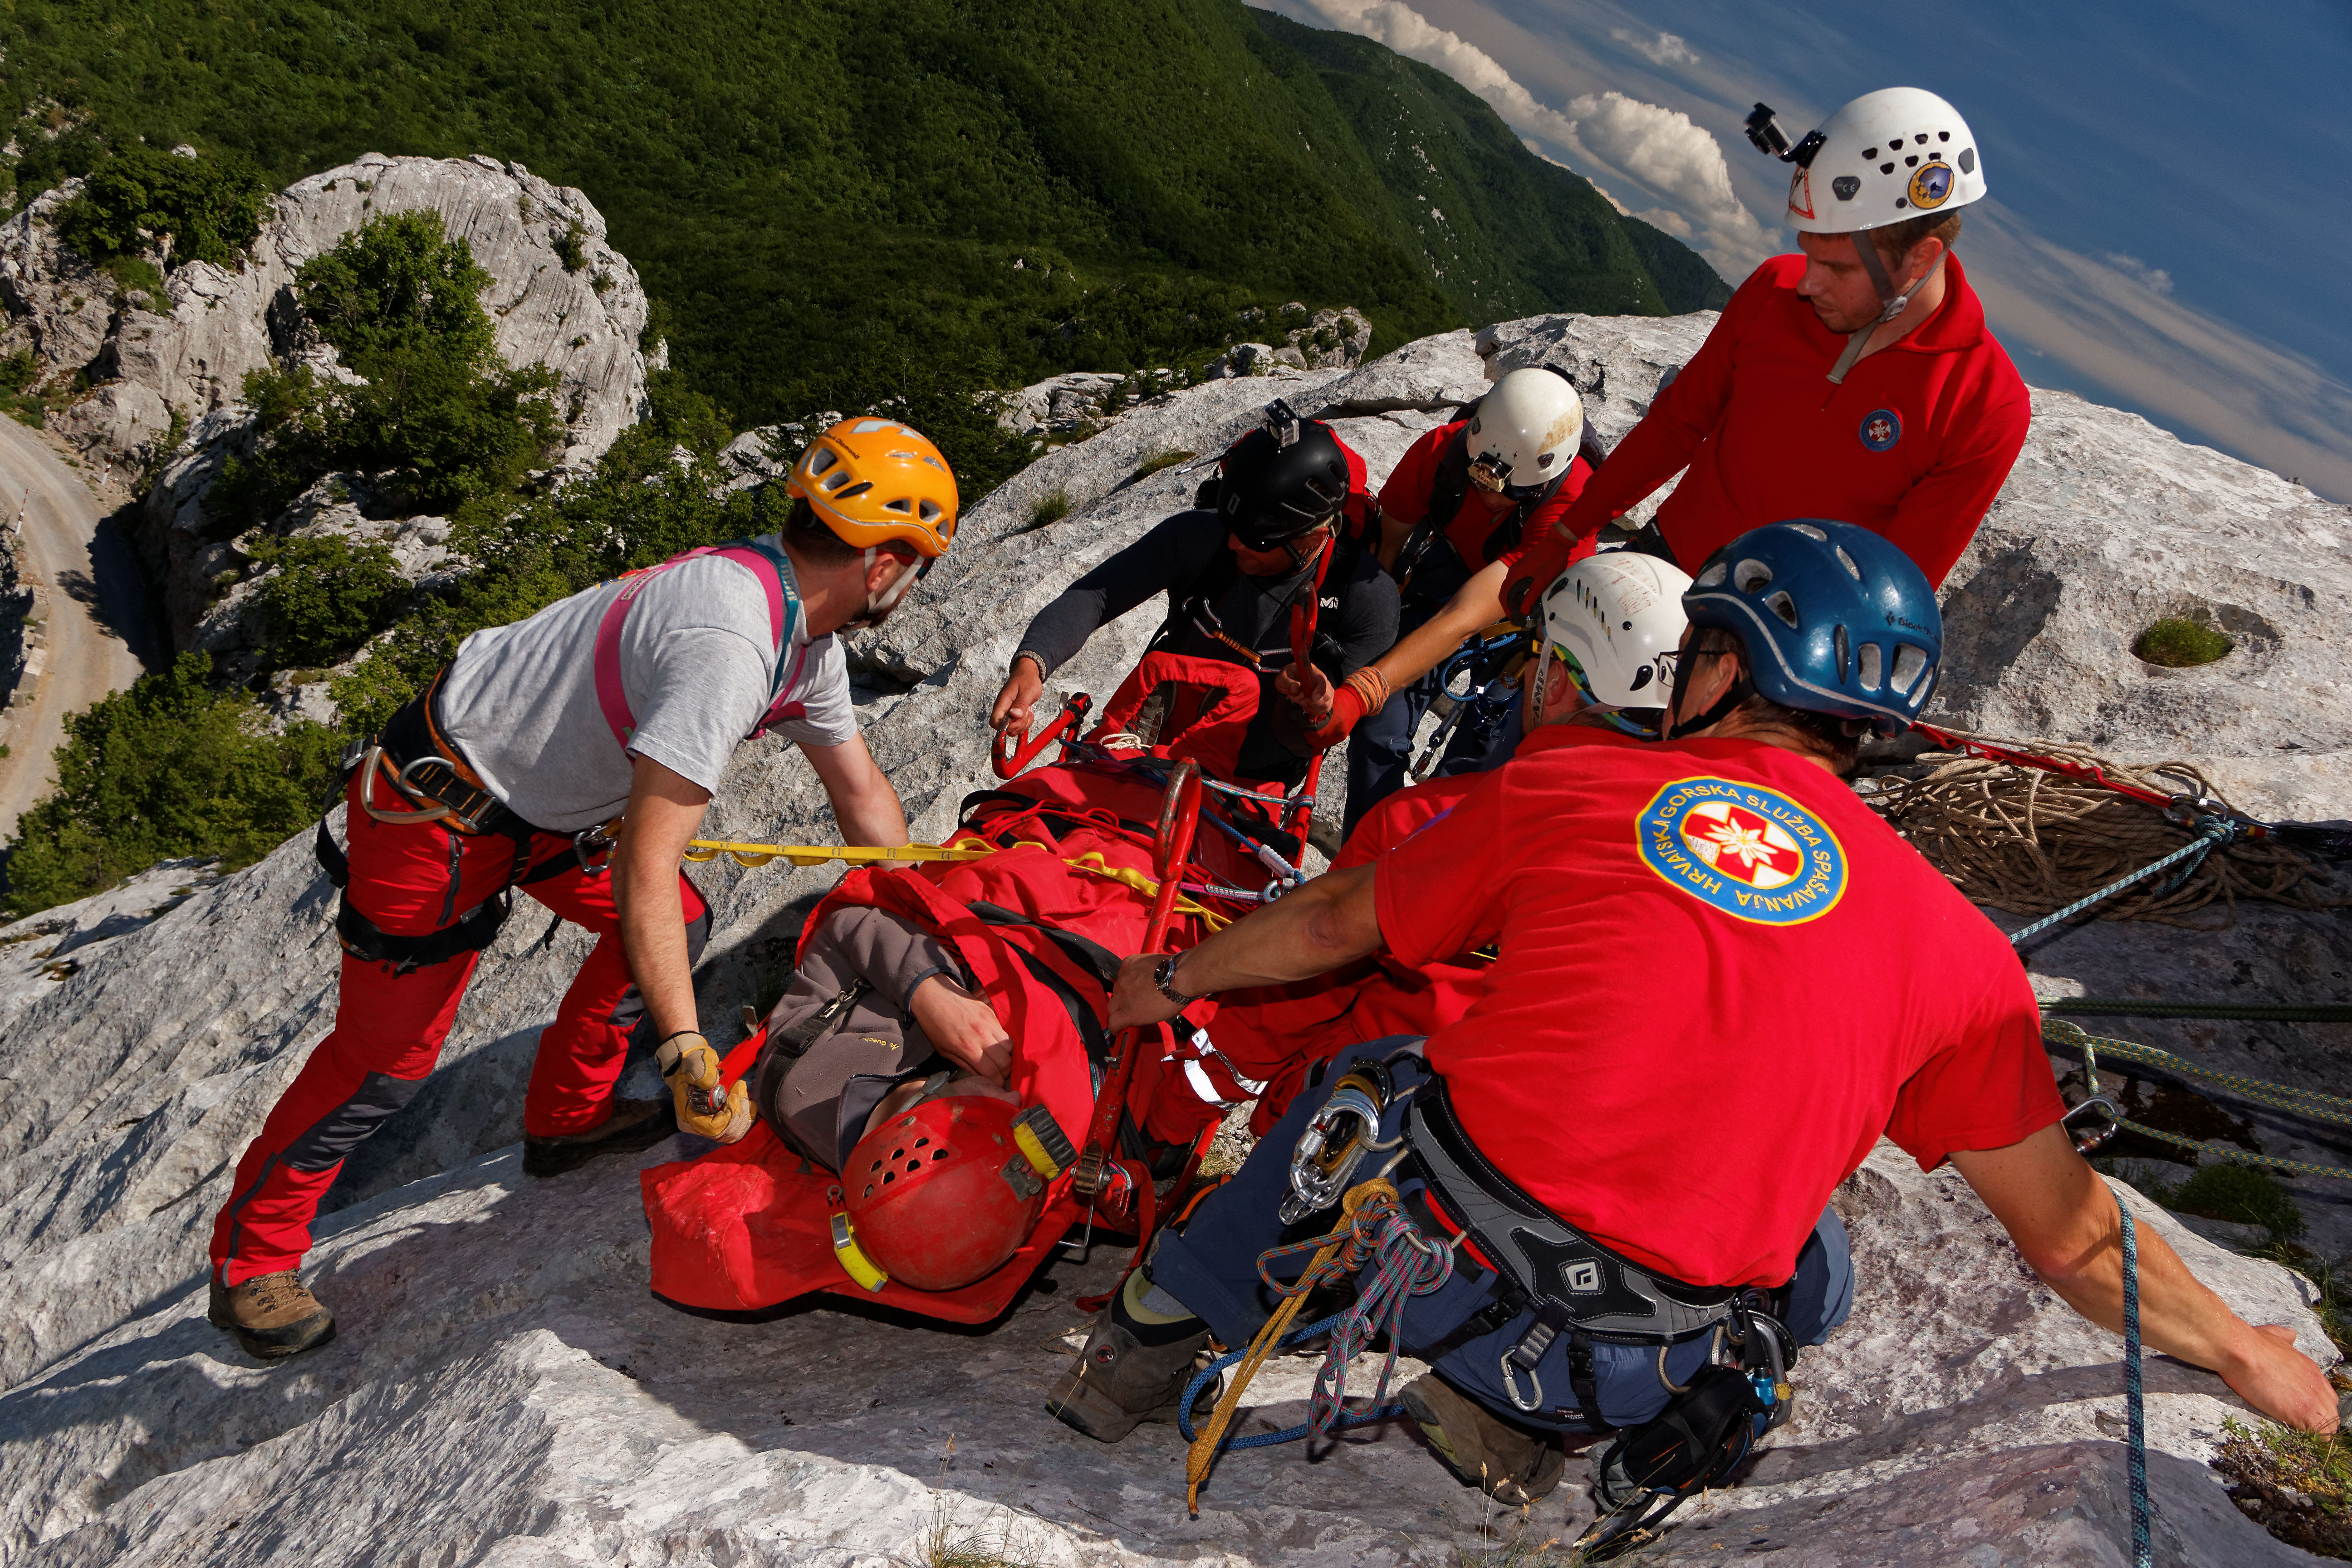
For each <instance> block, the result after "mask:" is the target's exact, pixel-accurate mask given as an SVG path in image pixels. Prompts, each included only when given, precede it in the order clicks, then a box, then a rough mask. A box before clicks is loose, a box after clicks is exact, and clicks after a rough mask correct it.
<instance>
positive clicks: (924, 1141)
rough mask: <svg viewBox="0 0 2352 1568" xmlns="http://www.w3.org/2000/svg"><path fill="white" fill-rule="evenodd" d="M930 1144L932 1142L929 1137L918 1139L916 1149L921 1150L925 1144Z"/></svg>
mask: <svg viewBox="0 0 2352 1568" xmlns="http://www.w3.org/2000/svg"><path fill="white" fill-rule="evenodd" d="M929 1142H930V1139H929V1137H928V1136H925V1137H921V1138H918V1139H916V1140H915V1147H916V1148H918V1149H920V1148H922V1147H923V1146H924V1145H925V1144H927V1143H929Z"/></svg>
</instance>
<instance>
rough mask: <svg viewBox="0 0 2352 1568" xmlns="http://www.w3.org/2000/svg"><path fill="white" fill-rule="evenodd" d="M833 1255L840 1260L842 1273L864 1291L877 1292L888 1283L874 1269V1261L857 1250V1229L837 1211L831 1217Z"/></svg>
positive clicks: (884, 1277) (883, 1275) (847, 1217)
mask: <svg viewBox="0 0 2352 1568" xmlns="http://www.w3.org/2000/svg"><path fill="white" fill-rule="evenodd" d="M833 1255H834V1256H835V1258H839V1259H841V1269H842V1272H843V1273H845V1274H846V1275H848V1276H849V1277H850V1278H851V1279H855V1280H856V1281H857V1283H858V1284H859V1285H860V1286H861V1287H863V1288H864V1289H868V1290H879V1289H882V1287H883V1286H885V1285H887V1284H888V1283H889V1282H890V1277H889V1276H888V1275H887V1274H885V1273H883V1272H882V1270H880V1269H879V1268H875V1267H874V1260H873V1259H872V1258H868V1257H866V1254H865V1253H864V1252H863V1251H861V1250H860V1249H859V1247H858V1245H857V1227H856V1226H854V1225H852V1224H850V1223H849V1216H848V1215H846V1214H843V1213H841V1212H839V1211H835V1214H834V1216H833Z"/></svg>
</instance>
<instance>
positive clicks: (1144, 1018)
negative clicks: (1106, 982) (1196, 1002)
mask: <svg viewBox="0 0 2352 1568" xmlns="http://www.w3.org/2000/svg"><path fill="white" fill-rule="evenodd" d="M1167 956H1168V955H1167V954H1166V953H1164V952H1139V953H1137V954H1136V955H1135V956H1134V957H1133V958H1130V959H1127V960H1125V961H1123V962H1122V963H1120V964H1119V966H1118V984H1117V985H1115V986H1113V987H1111V993H1110V1027H1111V1031H1112V1032H1113V1033H1114V1034H1116V1033H1117V1032H1118V1031H1119V1030H1121V1029H1134V1028H1140V1027H1142V1026H1145V1025H1147V1024H1157V1023H1159V1022H1160V1021H1161V1020H1163V1019H1167V1018H1172V1017H1174V1016H1176V1015H1177V1014H1179V1013H1181V1012H1182V1011H1183V1010H1184V1005H1183V1004H1182V1003H1181V1002H1171V1001H1170V1000H1169V999H1168V997H1167V996H1166V995H1165V994H1163V993H1162V992H1161V991H1160V987H1159V986H1158V985H1157V984H1153V982H1152V978H1151V976H1152V974H1153V973H1155V972H1156V971H1157V970H1158V969H1159V968H1160V960H1161V959H1163V958H1165V957H1167Z"/></svg>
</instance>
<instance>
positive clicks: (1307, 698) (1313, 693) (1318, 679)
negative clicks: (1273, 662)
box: [1274, 664, 1333, 725]
mask: <svg viewBox="0 0 2352 1568" xmlns="http://www.w3.org/2000/svg"><path fill="white" fill-rule="evenodd" d="M1302 669H1303V674H1302ZM1274 689H1276V691H1279V692H1281V693H1282V694H1283V695H1284V696H1285V697H1287V698H1288V699H1290V700H1291V701H1293V702H1296V703H1297V704H1298V710H1299V711H1300V712H1302V713H1304V714H1306V715H1307V723H1309V724H1310V725H1319V724H1322V723H1323V722H1325V721H1328V719H1329V718H1330V717H1331V700H1332V695H1333V689H1332V685H1331V678H1330V677H1329V676H1328V675H1326V674H1324V673H1323V672H1322V671H1321V670H1319V669H1318V668H1315V667H1314V666H1313V665H1311V664H1310V665H1306V666H1304V667H1302V666H1299V665H1296V664H1292V665H1286V666H1285V667H1284V668H1283V669H1282V670H1281V671H1280V673H1278V674H1276V676H1275V678H1274Z"/></svg>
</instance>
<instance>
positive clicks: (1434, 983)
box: [1213, 550, 1690, 1136]
mask: <svg viewBox="0 0 2352 1568" xmlns="http://www.w3.org/2000/svg"><path fill="white" fill-rule="evenodd" d="M1689 586H1690V578H1689V577H1688V576H1687V575H1685V574H1684V573H1682V572H1681V571H1679V570H1678V569H1676V568H1675V566H1674V565H1672V564H1671V563H1667V562H1664V561H1657V560H1654V559H1652V558H1651V557H1649V556H1647V555H1641V554H1637V553H1635V552H1633V551H1630V550H1612V551H1611V552H1608V553H1607V554H1604V555H1593V556H1588V557H1587V558H1586V559H1584V560H1582V561H1580V562H1578V563H1576V564H1575V565H1573V566H1571V567H1570V568H1569V569H1568V570H1567V571H1566V572H1563V573H1561V574H1560V575H1559V578H1558V580H1556V581H1555V582H1554V583H1553V584H1552V585H1551V586H1550V587H1549V588H1548V589H1546V590H1545V591H1544V596H1543V603H1542V605H1541V615H1540V618H1539V623H1538V628H1537V629H1539V631H1540V632H1541V634H1542V636H1543V637H1545V638H1546V640H1547V642H1548V645H1549V652H1548V653H1543V654H1542V655H1541V657H1542V658H1545V659H1548V660H1550V661H1553V662H1552V663H1551V664H1550V665H1549V668H1547V670H1546V677H1547V678H1546V679H1541V680H1528V681H1524V682H1522V683H1521V689H1520V690H1519V691H1518V693H1517V697H1518V700H1519V706H1520V719H1521V724H1520V727H1519V728H1520V731H1521V733H1522V734H1523V735H1524V739H1522V740H1521V741H1520V742H1518V745H1517V750H1516V751H1515V752H1514V753H1513V754H1514V755H1517V756H1527V755H1529V754H1530V753H1531V752H1536V751H1540V750H1548V749H1549V748H1550V747H1553V746H1574V745H1600V746H1612V745H1614V746H1638V745H1641V744H1643V742H1646V741H1651V740H1654V739H1656V738H1657V735H1658V726H1659V721H1661V720H1662V719H1664V702H1665V696H1666V687H1667V685H1668V684H1669V683H1670V682H1671V681H1672V679H1673V677H1672V676H1671V675H1663V676H1662V674H1661V671H1664V670H1668V669H1670V668H1672V666H1673V663H1674V658H1675V647H1677V646H1678V645H1679V644H1680V642H1681V639H1682V635H1683V627H1684V626H1685V625H1687V624H1688V623H1687V622H1686V621H1685V618H1684V616H1683V603H1682V596H1683V591H1684V590H1685V589H1686V588H1688V587H1689ZM1553 668H1556V669H1558V670H1559V672H1560V674H1561V675H1562V676H1563V677H1564V678H1565V679H1567V681H1568V683H1569V684H1568V687H1567V692H1568V696H1569V697H1570V699H1572V704H1571V707H1570V710H1569V711H1567V712H1566V713H1564V714H1560V715H1556V716H1555V721H1554V722H1550V723H1546V722H1545V721H1544V714H1543V701H1542V698H1541V694H1540V693H1541V689H1542V688H1543V687H1545V686H1548V685H1549V684H1551V682H1550V679H1549V674H1550V670H1551V669H1553ZM1479 777H1480V775H1479V774H1477V773H1452V774H1446V775H1444V776H1441V777H1438V778H1433V779H1430V780H1427V781H1426V782H1424V783H1422V784H1408V785H1406V786H1405V787H1404V788H1403V789H1401V790H1399V791H1397V793H1396V794H1394V795H1390V796H1389V797H1388V798H1387V799H1385V800H1383V801H1381V803H1380V804H1379V805H1376V806H1374V807H1372V809H1371V810H1370V811H1369V812H1367V813H1365V814H1364V819H1363V820H1362V821H1361V822H1360V823H1358V824H1357V825H1356V829H1355V831H1354V832H1352V833H1350V834H1349V836H1348V841H1347V843H1346V845H1345V846H1344V847H1341V849H1340V851H1339V854H1338V855H1336V856H1334V857H1333V858H1332V860H1331V869H1333V870H1335V871H1344V870H1346V869H1348V868H1350V867H1355V866H1369V865H1370V864H1371V863H1372V862H1373V861H1374V860H1377V859H1379V858H1381V856H1382V855H1384V854H1386V853H1387V852H1388V851H1389V850H1391V849H1393V848H1395V847H1397V846H1398V845H1400V844H1402V843H1403V842H1404V841H1405V840H1406V839H1408V838H1410V837H1412V836H1413V835H1414V834H1415V833H1417V832H1419V831H1420V830H1421V829H1422V828H1423V827H1424V826H1427V825H1428V824H1429V823H1430V822H1432V821H1433V820H1434V819H1436V818H1438V817H1441V816H1445V815H1446V814H1447V813H1448V812H1450V811H1452V810H1453V809H1454V806H1455V805H1458V804H1459V803H1460V802H1461V801H1462V799H1463V798H1464V797H1465V795H1469V793H1470V792H1471V791H1472V790H1473V789H1474V788H1475V787H1476V785H1477V784H1478V781H1479ZM1495 958H1496V953H1495V951H1494V949H1493V948H1492V947H1480V948H1477V949H1475V950H1473V951H1470V952H1458V953H1449V954H1445V955H1444V956H1441V957H1437V958H1433V959H1430V960H1428V961H1427V962H1425V963H1405V962H1404V961H1402V959H1399V958H1397V957H1396V956H1395V955H1393V954H1391V953H1385V952H1382V953H1375V954H1373V955H1372V956H1370V957H1369V958H1366V959H1362V960H1360V961H1359V962H1358V963H1353V964H1349V966H1347V967H1346V968H1344V969H1339V970H1335V971H1333V972H1332V973H1329V974H1325V975H1321V976H1318V978H1316V979H1314V980H1307V981H1301V982H1299V983H1297V984H1293V985H1280V986H1268V987H1265V989H1263V990H1258V991H1241V992H1235V993H1233V994H1229V995H1225V996H1222V997H1220V998H1218V1003H1217V1016H1216V1020H1215V1023H1214V1025H1213V1033H1214V1035H1215V1038H1216V1046H1217V1049H1218V1050H1219V1051H1220V1052H1221V1053H1222V1054H1223V1056H1224V1058H1225V1059H1226V1060H1227V1061H1228V1062H1229V1063H1231V1064H1232V1065H1233V1067H1234V1069H1235V1070H1236V1071H1238V1072H1241V1073H1244V1074H1246V1075H1247V1076H1248V1077H1249V1078H1251V1079H1256V1080H1259V1081H1260V1082H1262V1083H1263V1085H1264V1087H1263V1088H1262V1089H1259V1091H1258V1100H1257V1108H1256V1110H1254V1111H1252V1112H1251V1113H1250V1128H1251V1131H1255V1132H1256V1133H1258V1134H1260V1135H1261V1136H1263V1135H1264V1134H1265V1131H1266V1130H1267V1129H1269V1128H1271V1127H1272V1126H1273V1125H1274V1124H1275V1122H1276V1121H1278V1120H1280V1119H1281V1116H1282V1113H1283V1112H1284V1111H1285V1110H1287V1109H1289V1106H1290V1102H1291V1100H1293V1099H1294V1098H1296V1097H1297V1093H1298V1091H1299V1089H1301V1088H1302V1087H1303V1086H1304V1085H1305V1083H1306V1081H1307V1075H1308V1073H1310V1072H1311V1071H1313V1070H1314V1069H1315V1068H1318V1067H1319V1066H1320V1065H1321V1064H1323V1063H1325V1062H1328V1061H1329V1060H1330V1059H1331V1058H1333V1057H1336V1056H1338V1055H1339V1053H1340V1052H1341V1051H1343V1050H1345V1049H1347V1048H1348V1047H1349V1046H1352V1045H1355V1044H1356V1043H1358V1042H1359V1041H1361V1040H1370V1039H1379V1038H1381V1037H1384V1036H1388V1035H1427V1034H1432V1033H1434V1032H1435V1031H1436V1030H1438V1029H1439V1028H1441V1027H1443V1026H1445V1025H1447V1024H1451V1023H1453V1022H1454V1020H1455V1019H1457V1018H1459V1017H1461V1016H1462V1015H1463V1014H1465V1013H1466V1012H1468V1011H1469V1009H1470V1005H1471V1003H1472V1002H1474V1001H1475V1000H1476V999H1477V995H1478V993H1479V990H1480V989H1481V988H1482V987H1483V986H1484V985H1485V984H1486V971H1487V969H1488V967H1489V966H1491V965H1492V964H1493V963H1494V962H1495Z"/></svg>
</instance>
